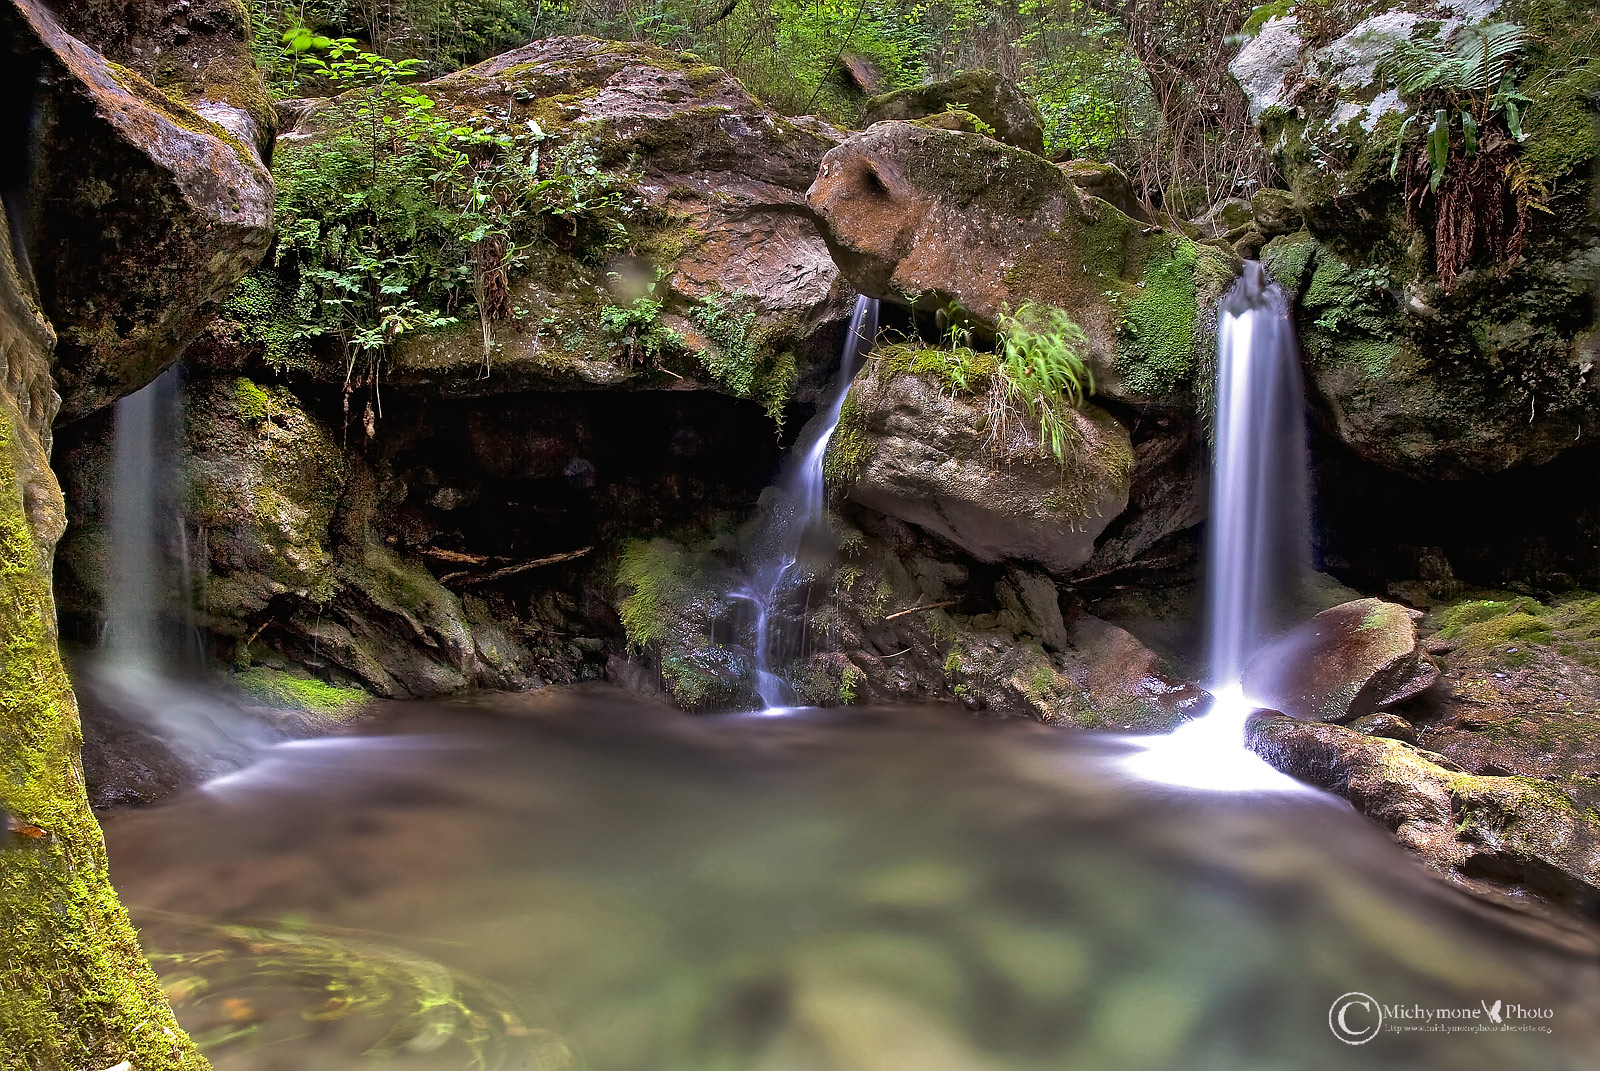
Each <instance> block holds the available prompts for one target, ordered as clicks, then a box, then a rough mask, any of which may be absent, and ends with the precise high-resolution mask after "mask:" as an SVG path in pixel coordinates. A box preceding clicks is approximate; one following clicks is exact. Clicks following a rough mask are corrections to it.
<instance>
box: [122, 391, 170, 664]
mask: <svg viewBox="0 0 1600 1071" xmlns="http://www.w3.org/2000/svg"><path fill="white" fill-rule="evenodd" d="M181 377H182V373H181V372H180V370H179V368H178V366H176V365H174V366H173V367H171V368H169V369H167V370H166V371H165V372H163V373H161V375H160V376H158V377H156V379H155V380H154V381H153V382H151V383H149V384H147V385H145V386H144V387H142V388H140V389H139V390H138V391H135V392H134V393H133V394H130V395H128V396H127V397H126V398H123V399H121V400H120V401H118V402H117V404H116V407H115V409H114V410H113V411H112V457H111V483H110V484H109V485H108V486H107V488H106V490H105V499H106V519H107V521H108V524H107V527H108V529H109V532H108V536H109V544H110V553H109V554H108V555H107V558H106V578H105V585H106V586H105V639H104V642H103V646H104V647H105V649H106V650H107V651H108V652H109V653H110V654H111V655H112V656H113V657H114V658H115V659H116V660H117V661H119V662H122V663H124V664H129V665H136V666H139V667H141V668H143V669H146V670H152V671H153V670H156V669H159V668H161V666H162V665H163V663H164V662H165V661H166V659H165V658H164V657H163V650H162V643H161V637H162V634H163V633H164V632H165V631H166V630H165V629H164V628H163V617H164V615H163V613H162V609H163V604H164V603H166V602H170V601H171V597H170V593H169V591H168V590H167V589H168V587H169V586H170V585H169V584H168V583H167V581H168V580H169V579H170V577H171V573H172V570H170V569H169V568H167V565H166V556H167V549H166V547H165V546H164V544H165V543H166V542H167V540H166V538H165V537H166V536H167V535H168V534H169V532H168V529H169V528H170V527H172V526H174V525H178V524H181V523H182V522H181V520H180V519H179V518H178V513H177V505H176V502H175V499H176V494H175V489H174V485H175V483H176V480H175V478H174V477H173V474H172V470H173V468H174V458H173V455H174V454H175V453H176V452H177V443H176V438H177V428H178V426H179V420H180V404H181V392H182V378H181Z"/></svg>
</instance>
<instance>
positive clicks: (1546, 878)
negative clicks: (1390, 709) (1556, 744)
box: [1246, 714, 1600, 911]
mask: <svg viewBox="0 0 1600 1071" xmlns="http://www.w3.org/2000/svg"><path fill="white" fill-rule="evenodd" d="M1246 742H1247V743H1248V744H1249V746H1250V747H1251V749H1252V750H1254V751H1255V752H1256V753H1257V754H1259V755H1260V756H1261V757H1262V758H1264V759H1266V760H1267V761H1268V762H1270V763H1271V764H1272V765H1273V766H1275V767H1277V768H1278V769H1280V770H1282V771H1283V772H1284V773H1287V774H1289V775H1290V776H1293V777H1296V778H1299V779H1300V780H1302V781H1305V782H1307V783H1308V784H1312V785H1315V786H1317V787H1318V788H1322V789H1326V790H1327V791H1329V792H1333V793H1335V794H1337V795H1340V796H1343V797H1344V798H1345V799H1348V800H1349V801H1350V802H1351V803H1352V804H1354V805H1355V806H1356V808H1357V809H1358V810H1360V811H1361V812H1362V813H1363V814H1365V815H1367V816H1368V817H1369V818H1371V819H1373V820H1374V821H1376V822H1377V823H1378V824H1380V825H1382V826H1384V827H1385V828H1386V829H1389V830H1391V831H1392V832H1394V834H1395V836H1396V837H1397V839H1398V840H1399V841H1400V843H1401V844H1404V845H1405V846H1406V847H1408V848H1410V849H1412V850H1413V851H1415V852H1417V853H1418V854H1419V855H1421V856H1422V857H1423V859H1425V860H1426V861H1427V862H1428V863H1429V864H1431V865H1432V866H1434V867H1435V868H1437V869H1439V870H1441V871H1444V872H1446V873H1447V874H1450V875H1453V876H1454V877H1455V879H1456V880H1458V881H1462V882H1463V883H1476V882H1481V881H1483V880H1484V879H1487V880H1488V881H1489V882H1492V883H1495V884H1497V885H1504V886H1513V887H1520V888H1522V889H1525V890H1531V891H1533V892H1535V893H1539V894H1541V895H1543V896H1546V897H1549V898H1550V899H1553V900H1555V901H1557V902H1559V903H1564V904H1569V905H1572V906H1574V907H1577V908H1579V909H1580V910H1583V911H1593V910H1594V909H1595V907H1596V906H1597V905H1600V810H1597V807H1600V788H1597V786H1596V785H1595V783H1594V782H1593V781H1591V780H1588V779H1572V780H1568V781H1564V782H1556V783H1551V782H1548V781H1542V780H1539V779H1536V778H1531V777H1483V776H1473V775H1471V774H1467V773H1464V772H1462V771H1461V770H1460V769H1459V767H1456V766H1455V765H1454V764H1453V763H1451V762H1450V761H1449V760H1447V759H1445V758H1443V757H1442V756H1440V755H1436V754H1434V753H1432V752H1430V751H1424V750H1420V749H1418V748H1416V747H1413V746H1411V745H1409V744H1406V743H1402V742H1401V741H1399V740H1388V739H1384V738H1382V737H1379V736H1368V735H1365V734H1362V733H1359V732H1356V731H1354V730H1352V729H1347V728H1345V727H1343V726H1339V725H1327V724H1322V723H1316V722H1305V721H1298V720H1296V719H1294V718H1287V717H1281V716H1271V715H1261V714H1258V715H1256V716H1255V717H1253V718H1252V719H1251V720H1250V722H1249V723H1248V724H1247V726H1246Z"/></svg>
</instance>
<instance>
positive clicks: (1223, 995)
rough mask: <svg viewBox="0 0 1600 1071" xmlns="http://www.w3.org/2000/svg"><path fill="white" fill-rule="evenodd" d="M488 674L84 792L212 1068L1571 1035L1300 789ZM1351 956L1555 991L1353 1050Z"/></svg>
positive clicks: (1580, 1003)
mask: <svg viewBox="0 0 1600 1071" xmlns="http://www.w3.org/2000/svg"><path fill="white" fill-rule="evenodd" d="M506 705H507V707H508V708H511V712H512V713H514V714H515V715H516V716H513V717H506V716H502V715H490V714H486V713H484V712H481V711H471V710H463V709H460V708H446V707H435V706H428V705H423V704H397V705H394V706H393V707H391V708H390V712H389V716H388V717H387V718H386V719H385V720H384V721H383V722H382V723H380V724H377V725H374V726H372V727H370V728H369V729H368V730H367V733H366V735H361V736H354V737H344V738H336V739H328V740H321V741H310V742H301V743H297V744H291V745H286V746H282V747H279V748H276V749H274V750H273V751H272V752H271V753H270V757H269V758H268V759H267V760H266V761H265V762H263V763H261V764H260V765H258V766H256V767H254V768H252V769H251V770H248V771H246V772H244V773H242V774H239V775H235V776H232V777H229V778H227V779H225V780H223V781H222V782H220V783H217V784H215V785H213V786H212V788H211V789H210V790H209V791H206V792H201V793H194V794H191V795H189V796H187V797H185V798H183V799H180V800H178V801H176V802H174V803H172V804H169V805H167V806H164V807H159V808H155V809H151V810H148V811H140V812H128V813H123V814H119V815H117V816H115V817H114V818H113V819H112V820H111V821H110V822H109V823H108V829H107V837H108V840H109V842H110V846H111V852H112V859H113V874H114V876H115V878H116V879H117V882H118V885H119V887H120V888H121V889H122V891H123V893H124V897H125V899H126V900H127V901H128V903H129V904H130V906H131V910H132V911H133V913H134V916H135V918H136V920H137V921H139V922H140V923H141V927H142V931H143V934H144V938H145V941H146V944H147V945H148V946H149V947H150V948H151V949H152V950H153V951H155V952H156V953H157V956H158V966H159V968H160V969H161V971H162V975H163V981H164V983H165V984H166V985H167V987H168V990H169V992H170V993H171V994H172V995H173V997H174V999H175V1000H176V1001H177V1003H178V1004H179V1007H180V1017H181V1018H182V1019H183V1021H184V1023H185V1025H186V1026H188V1027H189V1028H190V1029H191V1030H192V1031H194V1032H195V1033H196V1035H197V1036H199V1037H201V1038H202V1039H203V1041H205V1043H206V1044H207V1048H208V1051H209V1053H210V1055H211V1057H212V1059H213V1061H214V1062H215V1063H216V1065H217V1067H218V1068H219V1069H221V1071H234V1069H245V1068H249V1069H253V1071H255V1069H262V1071H264V1069H279V1068H282V1069H291V1068H292V1069H296V1071H301V1069H304V1071H324V1069H347V1068H358V1067H359V1068H379V1067H393V1068H405V1069H413V1068H416V1069H430V1071H433V1069H441V1071H442V1069H447V1068H448V1069H459V1068H464V1067H468V1066H473V1063H474V1061H477V1062H480V1063H481V1065H483V1066H489V1067H504V1068H543V1069H552V1068H573V1069H578V1068H582V1069H587V1071H721V1069H726V1071H1023V1069H1030V1071H1031V1069H1046V1068H1048V1069H1062V1068H1074V1069H1100V1068H1104V1069H1107V1071H1137V1069H1140V1068H1160V1069H1184V1071H1203V1069H1211V1068H1215V1069H1219V1071H1221V1069H1226V1071H1250V1069H1256V1068H1261V1069H1269V1068H1289V1067H1293V1068H1297V1069H1298V1068H1308V1069H1320V1068H1374V1067H1382V1068H1411V1067H1415V1068H1441V1069H1444V1068H1448V1069H1451V1071H1471V1069H1475V1068H1485V1069H1488V1068H1494V1069H1497V1071H1503V1069H1509V1068H1541V1069H1545V1068H1548V1069H1558V1068H1569V1067H1570V1068H1578V1067H1592V1066H1594V1065H1595V1054H1596V1053H1597V1052H1600V1022H1597V1019H1600V965H1597V963H1596V961H1595V960H1594V959H1593V955H1592V952H1585V951H1579V950H1574V949H1571V948H1568V947H1565V946H1562V945H1560V944H1558V943H1554V942H1546V941H1543V940H1540V939H1538V938H1537V936H1536V935H1534V934H1532V933H1530V932H1529V930H1528V927H1527V926H1526V924H1518V925H1517V926H1515V927H1513V926H1511V925H1509V924H1507V923H1506V922H1504V921H1503V920H1501V919H1499V918H1497V917H1495V916H1493V915H1491V914H1490V913H1489V912H1488V911H1487V909H1484V908H1482V907H1479V906H1478V905H1476V904H1475V903H1472V902H1470V901H1467V900H1466V899H1464V898H1462V897H1460V896H1459V895H1457V894H1456V893H1454V892H1453V891H1452V890H1450V889H1448V888H1446V887H1444V886H1442V885H1440V884H1439V883H1437V882H1436V881H1434V880H1433V879H1432V878H1430V877H1428V876H1427V875H1426V874H1425V873H1423V872H1422V870H1421V869H1420V867H1419V865H1418V864H1416V863H1415V862H1414V861H1413V860H1412V859H1411V858H1410V857H1409V856H1407V855H1405V854H1404V853H1403V852H1402V851H1401V850H1400V849H1399V848H1398V847H1396V846H1395V845H1393V844H1392V843H1391V842H1390V839H1389V838H1388V837H1387V836H1386V835H1385V834H1384V833H1382V831H1380V830H1377V829H1375V828H1373V827H1371V826H1370V825H1369V824H1368V823H1366V822H1365V821H1364V820H1362V819H1360V818H1358V817H1357V816H1356V815H1355V814H1353V813H1352V812H1351V811H1349V810H1348V809H1347V808H1345V807H1344V806H1343V805H1342V804H1334V803H1332V802H1330V801H1329V800H1328V799H1326V798H1325V797H1322V796H1319V795H1315V794H1311V793H1302V794H1294V793H1291V794H1263V795H1230V794H1217V793H1207V792H1187V791H1183V790H1177V789H1171V788H1163V787H1160V786H1155V785H1151V784H1148V783H1145V782H1141V781H1137V780H1133V779H1130V776H1129V775H1128V774H1127V773H1126V772H1125V763H1124V762H1123V761H1122V760H1123V759H1125V758H1126V756H1127V754H1128V749H1129V746H1130V745H1128V744H1126V743H1125V742H1122V741H1117V740H1113V739H1108V738H1104V737H1095V736H1090V735H1085V734H1078V733H1070V732H1063V731H1059V730H1052V729H1048V728H1045V727H1043V726H1038V725H1034V724H1031V723H1025V722H1011V721H994V720H986V719H972V718H970V717H968V716H965V715H962V714H960V713H959V712H955V711H952V710H949V709H946V708H928V709H896V710H880V711H871V710H849V711H831V712H815V711H814V712H802V713H799V714H796V715H792V716H789V717H784V718H760V717H749V716H744V717H724V718H701V719H690V718H686V717H683V716H681V715H677V714H675V713H673V712H670V711H667V710H663V709H660V708H655V707H648V706H643V705H640V704H639V703H638V702H636V701H634V700H631V699H628V698H624V697H619V696H617V695H614V694H612V693H609V692H599V693H579V694H567V695H563V696H560V697H557V698H550V697H544V696H540V697H531V698H528V699H520V700H510V699H507V700H506ZM502 714H503V712H502ZM1352 990H1355V991H1360V992H1363V993H1367V994H1371V995H1372V996H1373V997H1375V998H1376V999H1377V1000H1378V1001H1379V1002H1380V1003H1383V1004H1387V1005H1405V1006H1407V1007H1410V1006H1413V1005H1416V1006H1420V1007H1421V1008H1424V1009H1431V1008H1439V1007H1450V1008H1455V1007H1462V1008H1476V1007H1478V1006H1479V1003H1480V1001H1483V1002H1485V1004H1486V1005H1492V1004H1493V1003H1494V1001H1496V1000H1500V1001H1502V1002H1503V1003H1502V1005H1501V1007H1502V1009H1509V1007H1510V1006H1511V1005H1521V1006H1523V1007H1530V1008H1532V1007H1537V1008H1549V1009H1552V1010H1553V1016H1552V1017H1551V1018H1549V1019H1543V1020H1540V1021H1539V1022H1540V1025H1542V1026H1547V1027H1548V1028H1549V1033H1538V1032H1505V1031H1498V1030H1495V1031H1491V1032H1479V1033H1472V1034H1465V1033H1444V1032H1410V1033H1392V1032H1387V1031H1385V1032H1382V1033H1380V1034H1379V1035H1378V1036H1377V1037H1376V1038H1375V1039H1373V1040H1372V1041H1371V1042H1369V1043H1367V1044H1365V1045H1362V1046H1359V1047H1357V1046H1350V1045H1346V1044H1344V1043H1342V1042H1341V1041H1339V1040H1338V1039H1336V1038H1335V1037H1334V1036H1333V1034H1332V1033H1331V1032H1330V1029H1329V1024H1328V1014H1329V1007H1330V1005H1331V1004H1332V1003H1333V1002H1334V1000H1335V998H1337V997H1339V996H1340V995H1341V994H1344V993H1347V992H1349V991H1352ZM1502 1018H1503V1019H1504V1018H1505V1013H1504V1012H1502ZM1352 1021H1353V1020H1352ZM366 1053H371V1054H374V1055H363V1054H366ZM380 1055H381V1056H382V1057H383V1058H382V1059H379V1058H378V1056H380Z"/></svg>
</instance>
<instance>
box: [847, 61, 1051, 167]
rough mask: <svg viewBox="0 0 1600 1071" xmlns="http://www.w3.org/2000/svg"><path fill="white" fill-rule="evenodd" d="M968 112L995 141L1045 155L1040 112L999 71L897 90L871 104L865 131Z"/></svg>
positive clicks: (865, 112)
mask: <svg viewBox="0 0 1600 1071" xmlns="http://www.w3.org/2000/svg"><path fill="white" fill-rule="evenodd" d="M961 112H965V113H967V114H968V115H971V116H974V117H976V118H977V119H978V120H979V121H980V122H981V123H982V124H983V125H984V126H985V127H987V128H988V129H987V130H986V131H984V132H985V133H989V134H991V136H993V137H994V138H995V139H996V140H997V141H1003V142H1005V143H1006V144H1007V145H1015V146H1016V147H1017V148H1019V149H1026V150H1027V151H1028V152H1031V153H1037V154H1039V155H1041V156H1042V155H1043V154H1044V121H1043V120H1042V119H1041V118H1040V117H1039V108H1038V106H1037V105H1036V104H1034V103H1033V100H1032V98H1030V97H1029V96H1028V95H1027V94H1026V93H1024V92H1023V91H1022V90H1021V89H1019V88H1018V87H1017V84H1016V83H1015V82H1013V81H1011V79H1009V78H1006V77H1005V76H1004V75H1001V74H1000V73H999V72H997V71H963V72H962V73H960V74H957V75H954V76H953V77H950V78H944V79H940V80H939V81H937V82H929V83H928V84H927V85H921V86H912V87H910V88H908V89H896V90H894V91H893V92H890V93H884V94H882V95H880V96H876V97H873V98H872V99H871V100H869V101H867V106H866V108H865V109H864V110H863V111H862V113H861V125H862V126H871V125H872V124H873V123H881V122H884V121H886V120H890V119H922V118H925V117H926V118H937V117H940V116H944V115H953V114H958V113H961Z"/></svg>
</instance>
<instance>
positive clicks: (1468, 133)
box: [1377, 22, 1529, 191]
mask: <svg viewBox="0 0 1600 1071" xmlns="http://www.w3.org/2000/svg"><path fill="white" fill-rule="evenodd" d="M1526 42H1527V32H1526V31H1525V30H1524V29H1523V28H1522V27H1521V26H1519V25H1517V24H1516V23H1511V22H1491V23H1485V24H1482V25H1478V26H1463V27H1461V28H1460V29H1458V30H1456V31H1455V33H1453V34H1451V35H1450V36H1449V37H1448V38H1443V39H1441V38H1438V37H1430V38H1423V39H1418V40H1412V39H1409V38H1408V39H1406V40H1403V41H1401V42H1400V43H1399V44H1397V45H1396V46H1395V47H1394V49H1393V51H1391V52H1390V53H1389V54H1388V55H1387V56H1385V57H1384V58H1383V59H1382V60H1381V61H1380V62H1379V63H1378V66H1377V72H1378V73H1379V74H1380V75H1385V76H1387V77H1388V78H1390V79H1391V80H1392V81H1393V82H1394V84H1395V86H1396V88H1398V89H1399V91H1400V93H1401V94H1402V95H1403V96H1404V97H1405V98H1406V99H1407V100H1411V101H1416V102H1419V103H1426V102H1431V103H1432V104H1433V107H1432V121H1431V123H1430V125H1429V127H1428V132H1427V139H1426V147H1427V154H1428V161H1429V165H1430V169H1431V174H1430V176H1429V182H1428V185H1429V188H1430V189H1432V190H1434V191H1437V190H1438V189H1439V184H1440V182H1442V181H1443V179H1444V169H1445V165H1446V163H1447V162H1448V161H1449V158H1450V140H1451V129H1452V127H1459V129H1460V131H1461V140H1462V145H1463V147H1464V149H1465V151H1466V154H1467V155H1471V154H1473V153H1475V152H1477V151H1478V130H1479V128H1480V127H1481V126H1483V125H1484V124H1486V123H1487V122H1488V121H1489V120H1490V119H1491V118H1492V117H1493V116H1496V115H1503V116H1504V117H1505V123H1506V126H1507V128H1508V130H1509V131H1510V134H1511V136H1512V137H1513V138H1514V139H1516V140H1517V141H1521V140H1522V136H1523V135H1522V109H1523V108H1524V107H1526V106H1527V104H1528V103H1529V100H1528V98H1527V97H1526V96H1525V95H1523V94H1522V93H1521V92H1520V91H1519V90H1518V89H1517V85H1516V77H1515V73H1514V70H1513V62H1514V60H1515V59H1516V57H1517V54H1518V53H1519V52H1521V51H1522V48H1523V45H1524V44H1525V43H1526ZM1418 118H1420V116H1418V115H1413V116H1411V117H1410V118H1408V119H1407V120H1406V121H1405V124H1404V125H1403V126H1402V127H1401V130H1400V137H1399V139H1398V141H1397V144H1396V145H1395V152H1394V160H1393V162H1392V163H1391V164H1390V167H1389V173H1390V175H1391V176H1393V175H1394V174H1395V173H1396V172H1397V171H1398V170H1399V168H1400V157H1401V153H1402V150H1403V149H1404V147H1405V136H1406V133H1407V131H1408V130H1409V128H1410V126H1411V124H1412V123H1414V122H1416V121H1417V119H1418Z"/></svg>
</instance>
